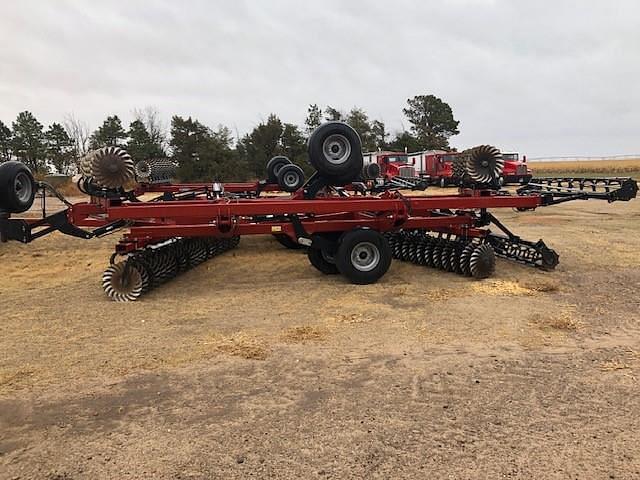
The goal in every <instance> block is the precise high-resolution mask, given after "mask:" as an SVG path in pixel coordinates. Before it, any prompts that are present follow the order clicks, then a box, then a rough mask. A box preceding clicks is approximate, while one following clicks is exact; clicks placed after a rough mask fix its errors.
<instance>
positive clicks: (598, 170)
mask: <svg viewBox="0 0 640 480" xmlns="http://www.w3.org/2000/svg"><path fill="white" fill-rule="evenodd" d="M529 167H530V168H531V169H532V170H533V174H534V176H537V177H539V176H545V175H569V174H576V175H583V176H588V175H595V176H638V174H640V158H635V159H626V160H597V161H570V162H531V163H530V164H529Z"/></svg>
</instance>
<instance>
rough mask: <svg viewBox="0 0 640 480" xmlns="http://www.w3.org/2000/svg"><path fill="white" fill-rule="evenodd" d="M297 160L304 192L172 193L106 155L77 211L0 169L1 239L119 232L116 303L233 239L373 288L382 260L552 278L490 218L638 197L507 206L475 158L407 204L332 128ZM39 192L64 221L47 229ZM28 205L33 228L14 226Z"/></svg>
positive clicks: (521, 198) (288, 181)
mask: <svg viewBox="0 0 640 480" xmlns="http://www.w3.org/2000/svg"><path fill="white" fill-rule="evenodd" d="M308 154H309V162H310V163H311V165H312V166H313V167H314V168H315V173H314V174H313V175H312V176H311V177H310V178H309V179H308V180H306V181H305V179H304V175H303V174H302V170H301V169H300V167H298V166H296V165H293V164H292V163H291V162H289V160H288V159H286V158H285V157H274V158H273V159H272V160H270V161H269V163H268V164H267V179H266V180H263V181H259V182H248V183H224V184H222V183H218V182H201V183H188V184H186V183H173V182H172V180H171V178H173V177H174V176H175V169H176V165H174V164H173V163H171V162H170V161H168V160H158V161H149V162H146V163H145V162H139V163H138V164H137V165H134V164H133V162H132V160H131V158H130V157H129V155H128V154H127V153H126V152H125V151H124V150H122V149H120V148H118V147H106V148H103V149H100V150H98V151H96V152H92V153H91V154H89V155H88V156H87V157H85V158H84V159H83V160H82V161H81V165H80V170H81V178H80V180H79V181H78V186H79V188H80V189H81V190H82V191H83V192H84V193H86V194H87V195H88V197H89V198H88V200H87V201H81V202H77V203H71V202H69V201H67V200H66V199H65V198H64V197H63V196H61V195H59V194H58V193H57V192H56V191H55V189H53V188H52V187H51V186H49V185H47V184H45V183H42V182H36V181H34V179H33V176H32V175H31V172H30V171H29V169H28V168H27V167H25V166H24V165H23V164H21V163H20V162H16V161H10V162H6V163H4V164H1V165H0V235H1V239H2V240H3V241H8V240H16V241H20V242H23V243H29V242H31V241H32V240H35V239H36V238H40V237H42V236H44V235H47V234H49V233H51V232H54V231H59V232H61V233H64V234H66V235H71V236H74V237H78V238H83V239H90V238H93V237H102V236H104V235H107V234H111V233H114V232H116V231H122V232H123V235H122V237H121V238H120V240H119V241H118V242H117V244H116V247H115V252H114V254H113V255H112V256H111V259H110V265H109V267H108V268H107V269H106V271H105V273H104V275H103V279H102V283H103V287H104V290H105V292H106V294H107V295H108V296H109V297H110V298H112V299H113V300H117V301H132V300H137V299H138V298H140V297H141V296H142V295H143V294H144V293H145V292H147V291H149V290H150V289H153V288H156V287H158V286H159V285H161V284H163V283H165V282H166V281H168V280H169V279H171V278H174V277H176V276H177V275H179V274H180V273H181V272H184V271H186V270H188V269H190V268H193V267H195V266H197V265H198V264H200V263H202V262H204V261H205V260H207V259H209V258H211V257H214V256H216V255H219V254H222V253H224V252H226V251H228V250H230V249H233V248H235V247H236V246H237V245H238V243H239V240H240V238H241V237H242V236H243V235H261V234H262V235H264V234H267V235H274V236H276V238H277V239H278V240H279V241H280V243H282V244H283V245H285V246H287V247H289V248H306V250H307V256H308V259H309V262H310V263H311V265H313V266H314V267H315V268H316V269H318V270H319V271H321V272H322V273H325V274H342V275H343V276H344V277H346V279H348V280H349V281H350V282H352V283H356V284H369V283H373V282H376V281H377V280H378V279H379V278H381V277H382V276H383V275H384V274H385V273H386V271H387V270H388V268H389V266H390V264H391V261H392V258H396V259H399V260H404V261H409V262H413V263H415V264H418V265H424V266H430V267H434V268H439V269H442V270H446V271H450V272H455V273H458V274H461V275H465V276H468V277H472V278H476V279H482V278H486V277H489V276H490V275H491V274H492V273H493V272H494V268H495V256H496V255H498V256H501V257H505V258H508V259H511V260H515V261H517V262H521V263H523V264H527V265H531V266H534V267H538V268H542V269H548V270H549V269H553V268H555V266H556V265H557V264H558V255H557V254H556V252H554V251H553V250H552V249H551V248H549V247H548V246H547V245H546V244H545V243H544V242H543V241H542V240H539V241H536V242H532V241H527V240H524V239H521V238H520V237H519V236H517V235H515V234H514V233H513V232H511V231H510V230H509V229H508V228H507V227H506V226H505V225H503V224H502V223H501V222H500V221H499V220H498V219H497V218H496V217H495V216H494V214H493V213H492V212H493V211H494V210H496V209H501V208H510V209H515V210H517V211H526V210H534V209H536V208H538V207H542V206H548V205H554V204H557V203H560V202H565V201H569V200H586V199H603V200H607V201H609V202H614V201H627V200H631V199H633V198H635V196H636V193H637V190H638V186H637V183H636V182H635V181H634V180H633V179H630V178H616V179H605V180H603V179H597V180H596V179H534V180H532V181H531V182H530V183H529V184H528V185H526V186H524V187H522V188H520V189H518V190H517V191H516V192H509V191H506V190H501V189H500V181H499V180H500V178H501V175H502V173H503V172H502V168H503V165H504V163H503V161H502V159H501V154H500V152H499V151H498V150H497V149H495V148H493V147H489V146H486V145H483V146H480V147H476V148H474V149H471V150H468V151H467V152H466V154H465V156H464V162H463V163H461V164H459V165H457V168H459V169H461V170H460V174H461V175H460V176H461V178H462V182H461V185H460V187H459V190H458V192H457V194H454V195H433V196H424V195H408V194H406V193H403V192H402V191H401V190H400V189H399V188H397V187H395V186H394V185H390V184H386V186H385V187H384V188H382V187H381V185H380V183H379V182H376V181H375V180H373V181H372V180H364V178H366V176H363V159H362V153H361V144H360V139H359V137H358V134H357V133H356V132H355V131H354V130H353V129H352V128H351V127H349V126H347V125H346V124H343V123H340V122H330V123H326V124H323V125H321V126H320V127H318V128H317V129H316V130H315V131H314V132H313V134H312V135H311V137H310V138H309V142H308ZM45 191H48V192H49V193H50V194H53V195H56V196H57V197H58V198H59V199H60V200H61V201H63V202H64V204H65V208H64V209H63V210H61V211H59V212H57V213H53V214H50V215H47V214H46V208H45V207H44V203H45V202H46V196H45ZM39 192H40V193H42V202H43V209H42V216H41V217H40V218H29V217H26V218H25V217H23V218H20V217H17V218H16V214H20V213H23V212H26V211H27V210H28V209H29V208H31V207H32V205H33V203H34V201H35V198H36V195H37V194H38V193H39ZM274 192H278V193H277V194H276V193H274ZM489 226H493V227H495V228H494V230H491V229H490V228H489Z"/></svg>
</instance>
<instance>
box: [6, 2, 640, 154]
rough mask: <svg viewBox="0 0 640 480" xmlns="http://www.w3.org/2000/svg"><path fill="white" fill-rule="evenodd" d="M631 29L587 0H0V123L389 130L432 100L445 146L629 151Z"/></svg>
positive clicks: (634, 101) (628, 20) (637, 39)
mask: <svg viewBox="0 0 640 480" xmlns="http://www.w3.org/2000/svg"><path fill="white" fill-rule="evenodd" d="M639 16H640V5H639V4H638V3H637V2H634V1H616V2H603V1H596V0H589V1H587V0H583V1H573V2H569V1H565V2H563V1H538V2H528V1H518V0H495V1H492V0H450V1H446V2H445V1H440V2H436V1H422V2H416V1H406V0H395V1H393V2H389V1H364V0H357V1H356V0H352V1H349V2H345V1H342V2H340V1H336V0H322V1H317V2H296V1H293V0H287V1H285V0H271V1H268V2H267V1H259V0H251V1H249V0H247V1H237V0H236V1H216V2H211V1H183V2H177V1H175V0H166V1H157V0H156V1H154V2H149V1H139V0H128V1H119V0H110V1H108V0H103V1H101V2H89V1H86V0H75V1H74V0H64V1H63V0H59V1H55V2H51V1H46V0H42V1H29V0H23V1H21V2H6V4H5V5H3V15H2V17H0V45H1V46H0V65H2V71H1V74H0V119H2V120H3V121H5V122H10V121H11V120H13V118H15V116H16V114H17V113H18V112H19V111H21V110H24V109H29V110H32V111H33V112H34V113H35V114H36V116H38V118H39V119H40V120H41V121H42V122H44V123H50V122H52V121H56V120H58V121H59V120H61V119H62V118H63V116H64V115H65V114H66V113H69V112H73V113H74V114H75V115H76V116H77V117H79V118H81V119H84V120H86V121H88V122H89V123H90V124H91V125H92V126H97V125H98V124H99V123H100V122H101V121H102V120H103V119H104V117H105V116H106V115H107V114H111V113H117V114H119V115H120V116H121V117H122V118H123V119H125V120H127V121H128V120H130V119H131V111H132V109H134V108H140V107H144V106H146V105H155V106H157V107H158V108H159V109H160V111H161V112H162V113H163V114H164V116H165V117H166V119H167V121H168V120H169V118H170V115H172V114H181V115H193V116H195V117H197V118H199V119H200V120H201V121H203V122H205V123H207V124H208V125H212V126H215V125H217V124H225V125H228V126H231V127H235V128H237V129H238V130H239V131H240V132H244V131H247V130H249V129H251V128H252V127H253V126H254V125H255V124H256V123H257V122H259V121H260V120H261V119H263V118H266V116H267V115H268V114H269V113H270V112H276V113H278V114H279V115H280V116H281V118H283V119H284V120H286V121H291V122H296V123H302V121H303V119H304V116H305V114H306V107H307V105H308V104H309V103H318V104H320V105H322V106H324V105H327V104H330V105H332V106H336V107H340V108H343V109H347V108H350V107H352V106H354V105H357V106H360V107H362V108H364V109H365V110H367V112H369V114H370V115H371V116H373V117H376V118H382V119H384V120H385V121H386V122H387V123H388V125H389V126H390V127H391V129H399V128H401V126H402V122H403V121H404V120H403V117H402V107H403V106H404V103H405V101H406V99H407V98H409V97H411V96H413V95H416V94H421V93H433V94H435V95H438V96H440V97H441V98H443V99H444V100H445V101H447V102H449V103H450V104H451V106H452V107H453V109H454V113H455V115H456V117H457V119H458V120H460V122H461V125H460V127H461V134H460V135H458V136H457V137H455V138H454V139H453V141H452V143H453V144H454V145H456V146H460V147H464V146H469V145H472V144H477V143H483V142H490V143H494V144H497V145H500V146H502V147H503V148H506V149H517V150H520V151H523V152H526V153H528V154H529V155H531V156H538V155H570V154H592V155H597V154H613V153H637V152H638V151H639V150H640V148H639V146H638V140H637V138H638V137H637V131H638V128H639V127H640V89H638V87H637V86H636V83H637V78H639V77H640V29H638V28H637V19H638V18H639Z"/></svg>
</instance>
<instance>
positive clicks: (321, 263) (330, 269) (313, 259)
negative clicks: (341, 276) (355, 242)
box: [307, 248, 340, 275]
mask: <svg viewBox="0 0 640 480" xmlns="http://www.w3.org/2000/svg"><path fill="white" fill-rule="evenodd" d="M307 257H308V258H309V263H311V265H313V266H314V267H316V269H317V270H319V271H320V272H322V273H324V274H325V275H336V274H338V273H340V271H339V270H338V267H337V266H336V262H335V257H333V256H331V255H330V254H329V253H327V252H325V251H324V250H320V249H318V248H309V249H307Z"/></svg>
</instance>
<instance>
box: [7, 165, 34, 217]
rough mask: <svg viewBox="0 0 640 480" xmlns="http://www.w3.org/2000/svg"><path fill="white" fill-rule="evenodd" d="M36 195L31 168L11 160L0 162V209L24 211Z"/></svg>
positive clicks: (12, 211)
mask: <svg viewBox="0 0 640 480" xmlns="http://www.w3.org/2000/svg"><path fill="white" fill-rule="evenodd" d="M35 197H36V182H35V180H34V179H33V175H32V174H31V170H29V169H28V168H27V167H26V165H24V164H23V163H21V162H16V161H14V160H11V161H9V162H4V163H2V164H0V210H5V211H7V212H9V213H22V212H26V211H27V210H29V209H30V208H31V205H33V201H34V199H35Z"/></svg>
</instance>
